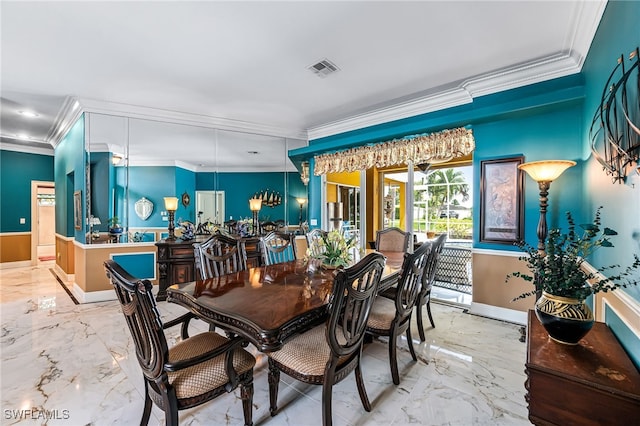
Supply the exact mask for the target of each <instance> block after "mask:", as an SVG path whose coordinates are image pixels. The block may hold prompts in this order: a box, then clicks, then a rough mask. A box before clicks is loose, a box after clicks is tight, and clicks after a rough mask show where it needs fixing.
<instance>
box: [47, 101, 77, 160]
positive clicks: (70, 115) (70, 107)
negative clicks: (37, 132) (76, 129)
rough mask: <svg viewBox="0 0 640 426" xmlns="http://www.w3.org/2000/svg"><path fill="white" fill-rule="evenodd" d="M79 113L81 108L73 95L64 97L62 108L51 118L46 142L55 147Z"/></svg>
mask: <svg viewBox="0 0 640 426" xmlns="http://www.w3.org/2000/svg"><path fill="white" fill-rule="evenodd" d="M81 115H82V109H81V108H80V104H79V103H78V100H77V99H76V98H75V97H72V96H67V97H66V98H65V99H64V103H63V104H62V108H60V111H58V115H56V118H55V120H53V123H52V124H51V128H50V129H49V133H48V134H47V142H49V143H50V144H51V146H53V147H54V148H55V147H56V146H57V145H58V144H59V143H60V140H61V139H62V138H63V137H65V135H66V134H67V132H69V130H70V129H71V127H72V126H73V125H74V124H75V122H76V121H77V120H78V118H79V117H80V116H81Z"/></svg>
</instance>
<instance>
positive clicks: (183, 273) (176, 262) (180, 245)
mask: <svg viewBox="0 0 640 426" xmlns="http://www.w3.org/2000/svg"><path fill="white" fill-rule="evenodd" d="M210 237H211V236H210V235H196V238H195V239H193V240H188V241H182V240H181V239H179V238H178V239H176V240H173V241H167V240H160V241H158V242H157V243H156V246H157V247H158V284H159V289H158V294H157V296H156V300H159V301H160V300H166V299H167V287H169V286H170V285H173V284H180V283H186V282H189V281H194V280H195V279H196V274H195V257H194V256H193V244H194V243H202V242H205V241H206V240H207V239H209V238H210ZM243 241H244V243H245V248H246V250H247V267H249V268H252V267H255V266H259V265H260V263H261V261H260V244H259V241H260V239H259V238H244V239H243Z"/></svg>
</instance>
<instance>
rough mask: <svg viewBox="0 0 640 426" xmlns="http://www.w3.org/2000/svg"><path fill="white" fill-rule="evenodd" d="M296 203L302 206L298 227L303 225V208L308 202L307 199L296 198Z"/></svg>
mask: <svg viewBox="0 0 640 426" xmlns="http://www.w3.org/2000/svg"><path fill="white" fill-rule="evenodd" d="M296 201H297V202H298V204H300V217H299V218H298V225H302V207H303V206H304V203H306V202H307V199H306V198H296Z"/></svg>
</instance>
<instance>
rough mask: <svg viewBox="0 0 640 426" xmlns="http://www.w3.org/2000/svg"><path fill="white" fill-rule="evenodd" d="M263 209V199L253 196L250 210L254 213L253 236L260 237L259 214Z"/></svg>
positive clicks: (250, 200)
mask: <svg viewBox="0 0 640 426" xmlns="http://www.w3.org/2000/svg"><path fill="white" fill-rule="evenodd" d="M261 208H262V198H259V197H257V196H255V195H254V196H253V198H250V199H249V210H251V213H253V235H258V234H259V232H258V212H259V211H260V209H261Z"/></svg>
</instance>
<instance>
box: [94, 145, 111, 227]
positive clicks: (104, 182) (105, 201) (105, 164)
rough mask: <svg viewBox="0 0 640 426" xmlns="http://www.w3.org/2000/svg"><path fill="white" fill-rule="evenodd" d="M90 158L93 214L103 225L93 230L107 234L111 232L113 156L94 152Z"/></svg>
mask: <svg viewBox="0 0 640 426" xmlns="http://www.w3.org/2000/svg"><path fill="white" fill-rule="evenodd" d="M89 157H90V163H91V167H90V179H91V214H92V215H93V216H94V217H97V218H98V219H100V223H101V224H100V225H97V226H94V227H93V230H94V231H95V230H98V231H100V232H107V231H108V230H109V224H108V223H107V220H108V219H109V218H110V217H111V214H110V212H111V203H110V192H111V191H109V188H110V186H109V177H110V173H111V167H112V165H111V155H110V154H109V153H108V152H92V153H90V155H89Z"/></svg>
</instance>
